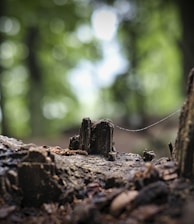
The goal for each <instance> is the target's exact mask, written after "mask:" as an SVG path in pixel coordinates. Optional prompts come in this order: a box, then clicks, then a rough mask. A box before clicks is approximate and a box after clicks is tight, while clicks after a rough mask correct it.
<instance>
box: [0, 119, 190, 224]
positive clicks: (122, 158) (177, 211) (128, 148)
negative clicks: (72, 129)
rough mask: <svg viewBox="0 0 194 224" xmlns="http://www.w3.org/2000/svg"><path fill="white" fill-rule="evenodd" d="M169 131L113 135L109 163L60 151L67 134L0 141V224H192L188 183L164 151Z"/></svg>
mask: <svg viewBox="0 0 194 224" xmlns="http://www.w3.org/2000/svg"><path fill="white" fill-rule="evenodd" d="M176 132H177V124H176V123H173V125H170V126H169V124H168V122H167V123H166V124H163V125H160V127H154V128H152V129H150V130H149V131H146V133H128V132H123V131H120V130H115V133H114V142H115V146H116V149H117V153H116V159H115V160H113V161H109V160H108V159H107V158H105V157H104V156H102V155H87V153H86V152H84V151H82V150H69V149H67V147H68V143H69V136H68V135H66V136H65V137H64V136H63V137H61V138H59V139H55V140H54V139H50V140H47V141H46V140H42V139H41V140H38V139H35V140H34V141H33V140H32V141H33V143H36V144H24V143H23V142H22V141H18V140H15V139H12V138H7V137H4V136H0V192H1V196H0V223H2V224H7V223H8V224H9V223H30V224H31V223H32V224H33V223H34V224H37V223H40V224H43V223H44V224H45V223H46V224H47V223H48V224H50V223H52V224H54V223H56V224H60V223H67V224H71V223H73V224H82V223H83V224H89V223H94V224H103V223H104V224H105V223H106V224H107V223H115V224H127V223H130V224H142V223H146V224H151V223H157V224H193V223H194V216H193V206H194V185H193V183H192V182H191V181H189V180H187V179H183V178H180V177H179V175H178V167H177V164H176V162H175V161H173V160H172V158H170V153H169V149H168V144H169V142H172V143H173V142H174V140H175V138H176ZM74 134H76V133H74ZM70 135H71V136H72V134H70ZM25 143H28V142H26V141H25ZM56 145H57V147H56ZM145 148H147V150H148V154H143V151H144V150H145ZM149 150H154V152H155V153H156V158H154V157H152V155H153V154H152V152H149ZM149 153H150V154H149Z"/></svg>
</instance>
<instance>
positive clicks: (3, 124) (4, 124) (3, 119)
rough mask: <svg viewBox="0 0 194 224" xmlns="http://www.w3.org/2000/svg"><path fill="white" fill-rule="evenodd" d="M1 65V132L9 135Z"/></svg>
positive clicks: (0, 9) (1, 10)
mask: <svg viewBox="0 0 194 224" xmlns="http://www.w3.org/2000/svg"><path fill="white" fill-rule="evenodd" d="M5 1H6V0H1V1H0V18H1V17H2V16H5V10H6V2H5ZM3 41H4V34H3V33H2V32H1V31H0V45H1V44H2V43H3ZM0 60H1V59H0ZM3 71H4V68H3V65H2V62H1V61H0V112H1V134H3V135H7V136H9V128H8V121H7V117H6V113H5V100H6V96H5V94H4V88H3Z"/></svg>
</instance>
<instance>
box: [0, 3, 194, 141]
mask: <svg viewBox="0 0 194 224" xmlns="http://www.w3.org/2000/svg"><path fill="white" fill-rule="evenodd" d="M193 11H194V4H193V2H192V1H191V0H188V1H181V0H177V1H176V0H166V1H162V0H147V1H141V0H128V1H127V0H112V1H108V0H107V1H105V0H104V1H103V0H100V1H94V0H91V1H90V0H71V1H70V0H69V1H68V0H33V1H25V0H20V1H18V0H1V1H0V130H1V134H3V135H7V136H10V137H17V138H22V139H24V138H29V137H37V136H38V137H45V136H46V137H49V138H50V137H56V136H59V135H61V134H62V133H64V132H65V131H67V130H69V129H71V128H72V127H77V125H79V124H80V121H81V119H82V118H83V117H90V118H91V119H92V120H95V119H99V118H104V117H106V118H109V119H112V120H113V121H116V122H117V123H119V124H120V125H121V126H125V127H130V128H138V127H141V126H144V125H146V124H147V123H148V121H149V118H150V117H162V116H164V115H166V114H168V113H170V112H172V111H174V110H176V109H177V108H178V107H180V106H181V105H182V102H183V99H184V96H185V87H186V80H187V76H188V73H189V71H190V69H191V68H192V67H193V64H194V14H193Z"/></svg>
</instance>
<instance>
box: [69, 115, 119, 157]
mask: <svg viewBox="0 0 194 224" xmlns="http://www.w3.org/2000/svg"><path fill="white" fill-rule="evenodd" d="M113 130H114V125H113V123H112V122H111V121H110V120H107V119H102V120H99V121H96V122H92V121H91V120H90V118H84V119H83V120H82V124H81V127H80V131H79V135H75V136H73V137H72V138H71V139H70V143H69V149H71V150H78V149H80V150H84V151H86V152H87V153H88V154H96V155H104V156H105V157H106V158H108V159H109V160H114V155H115V154H116V153H115V150H114V147H113Z"/></svg>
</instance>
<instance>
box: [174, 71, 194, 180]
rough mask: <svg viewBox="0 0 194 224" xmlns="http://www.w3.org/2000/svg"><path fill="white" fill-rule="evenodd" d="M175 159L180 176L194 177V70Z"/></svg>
mask: <svg viewBox="0 0 194 224" xmlns="http://www.w3.org/2000/svg"><path fill="white" fill-rule="evenodd" d="M175 158H176V159H177V161H178V164H179V168H180V174H181V175H182V176H184V177H188V178H193V177H194V68H193V69H192V70H191V72H190V74H189V79H188V86H187V97H186V100H185V102H184V104H183V107H182V110H181V114H180V121H179V130H178V135H177V139H176V142H175Z"/></svg>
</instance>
